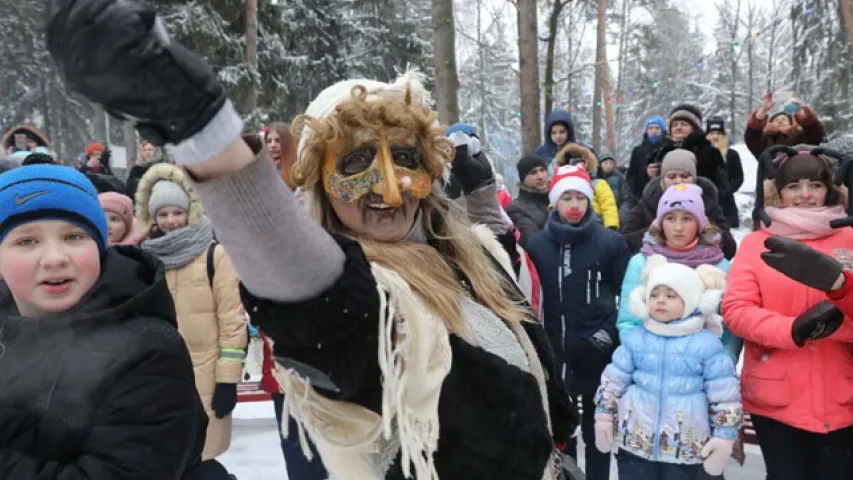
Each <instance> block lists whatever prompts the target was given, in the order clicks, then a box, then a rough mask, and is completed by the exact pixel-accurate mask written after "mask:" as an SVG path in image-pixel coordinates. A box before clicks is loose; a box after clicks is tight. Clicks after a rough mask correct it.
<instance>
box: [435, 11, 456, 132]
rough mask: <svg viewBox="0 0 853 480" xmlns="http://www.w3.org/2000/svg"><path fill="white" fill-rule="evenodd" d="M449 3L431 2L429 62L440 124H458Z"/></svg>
mask: <svg viewBox="0 0 853 480" xmlns="http://www.w3.org/2000/svg"><path fill="white" fill-rule="evenodd" d="M454 23H455V22H454V19H453V0H432V27H433V48H434V55H433V61H434V62H435V94H436V95H435V96H436V106H437V107H438V118H439V120H440V121H441V122H442V123H445V124H451V123H456V122H458V121H459V76H458V73H457V72H456V27H455V25H454Z"/></svg>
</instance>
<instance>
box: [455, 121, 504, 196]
mask: <svg viewBox="0 0 853 480" xmlns="http://www.w3.org/2000/svg"><path fill="white" fill-rule="evenodd" d="M463 135H464V134H463ZM450 172H451V173H452V174H453V175H454V176H456V178H458V179H459V183H460V184H461V185H462V191H463V192H464V193H465V195H470V194H471V193H474V192H476V191H477V190H480V189H481V188H483V187H486V186H488V185H493V184H494V183H495V173H494V172H493V171H492V166H491V165H490V164H489V161H488V160H487V159H486V156H485V155H476V156H475V155H471V153H470V150H469V149H468V146H467V145H464V144H463V145H457V146H456V158H455V159H454V160H453V163H452V164H451V168H450Z"/></svg>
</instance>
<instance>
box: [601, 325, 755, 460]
mask: <svg viewBox="0 0 853 480" xmlns="http://www.w3.org/2000/svg"><path fill="white" fill-rule="evenodd" d="M697 314H698V312H697ZM649 322H653V323H654V324H656V325H650V324H649ZM703 324H704V321H703V319H702V318H701V317H700V316H699V315H696V316H693V317H688V318H685V319H682V320H677V321H674V322H669V323H667V324H663V323H660V322H657V321H655V320H646V324H645V325H644V326H642V327H641V328H634V329H633V330H631V332H629V333H628V334H627V336H626V337H625V339H624V341H623V343H622V345H621V346H620V347H619V348H618V349H617V350H616V352H615V353H614V354H613V360H612V362H611V363H610V365H608V366H607V368H606V369H605V370H604V373H603V374H602V377H601V386H600V387H599V389H598V393H597V394H596V398H595V402H596V405H597V406H598V407H597V409H596V413H606V414H617V418H616V419H615V422H614V427H615V430H616V432H615V434H614V445H615V446H616V447H618V448H621V449H623V450H626V451H628V452H630V453H632V454H633V455H637V456H638V457H641V458H645V459H648V460H651V461H658V462H666V463H683V464H698V463H702V458H701V456H700V452H701V451H702V447H703V446H704V444H705V442H707V441H708V440H709V439H710V437H711V436H715V437H719V438H723V439H726V440H735V439H737V435H738V429H739V428H740V424H741V422H742V419H743V410H742V406H741V401H740V386H739V383H738V380H737V378H736V377H735V366H734V363H733V362H732V359H731V357H730V356H729V355H728V354H727V353H726V350H725V348H724V347H723V344H722V343H721V342H720V340H719V339H718V338H717V336H716V335H715V334H714V333H712V332H711V331H710V330H707V329H705V328H704V325H703ZM646 326H650V327H655V328H653V330H656V331H660V330H662V329H666V330H672V331H673V333H667V335H680V336H663V335H659V334H655V333H652V332H651V331H649V329H648V328H646Z"/></svg>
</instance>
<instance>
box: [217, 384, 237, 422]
mask: <svg viewBox="0 0 853 480" xmlns="http://www.w3.org/2000/svg"><path fill="white" fill-rule="evenodd" d="M210 404H211V405H210V406H211V408H213V413H214V414H215V415H216V418H225V417H227V416H228V415H230V414H231V412H233V411H234V407H236V406H237V384H236V383H217V384H216V387H215V388H214V389H213V400H212V401H211V402H210Z"/></svg>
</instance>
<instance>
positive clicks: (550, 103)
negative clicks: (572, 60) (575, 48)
mask: <svg viewBox="0 0 853 480" xmlns="http://www.w3.org/2000/svg"><path fill="white" fill-rule="evenodd" d="M568 4H569V0H554V4H553V6H552V8H551V15H550V16H549V17H548V41H547V42H546V49H545V52H546V53H545V116H546V117H547V116H548V114H550V113H551V110H552V109H553V108H554V84H555V81H554V56H555V55H554V52H555V51H556V49H557V37H558V33H559V26H560V17H561V16H562V13H563V8H564V7H565V6H566V5H568Z"/></svg>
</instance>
